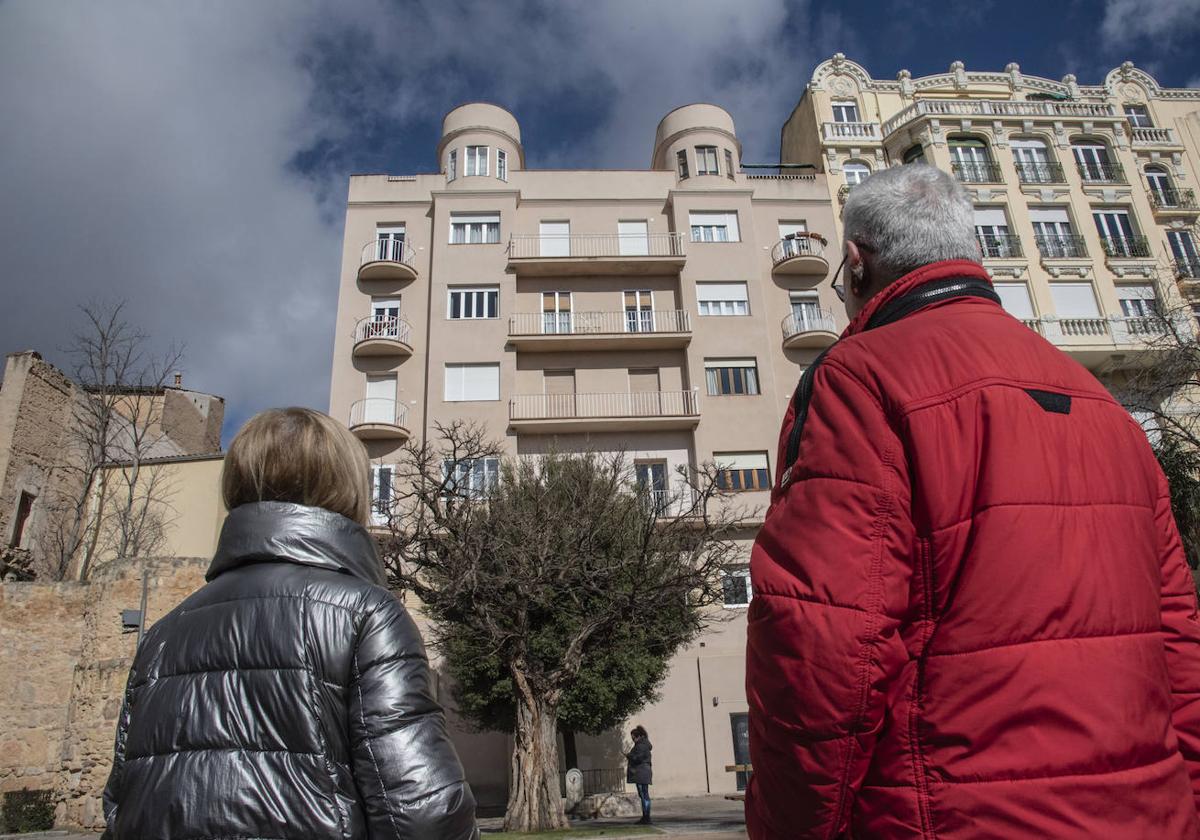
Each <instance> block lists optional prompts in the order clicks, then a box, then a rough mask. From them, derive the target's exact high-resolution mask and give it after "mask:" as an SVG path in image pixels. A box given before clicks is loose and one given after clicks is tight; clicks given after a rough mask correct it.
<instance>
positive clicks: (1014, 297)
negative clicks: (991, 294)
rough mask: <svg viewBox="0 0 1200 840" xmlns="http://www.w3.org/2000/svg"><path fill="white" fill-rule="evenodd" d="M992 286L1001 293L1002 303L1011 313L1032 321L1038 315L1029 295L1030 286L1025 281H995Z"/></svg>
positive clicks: (997, 292) (1015, 316) (1016, 316)
mask: <svg viewBox="0 0 1200 840" xmlns="http://www.w3.org/2000/svg"><path fill="white" fill-rule="evenodd" d="M992 286H993V288H995V290H996V294H998V295H1000V305H1001V306H1003V307H1004V311H1005V312H1007V313H1008V314H1009V315H1011V316H1013V317H1014V318H1020V319H1021V320H1022V321H1032V320H1033V319H1034V318H1036V317H1037V315H1036V313H1034V311H1033V301H1032V300H1031V299H1030V297H1029V286H1027V285H1025V284H1024V283H993V284H992Z"/></svg>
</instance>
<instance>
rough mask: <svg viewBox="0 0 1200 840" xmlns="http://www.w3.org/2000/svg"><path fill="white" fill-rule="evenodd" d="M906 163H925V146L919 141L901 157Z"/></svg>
mask: <svg viewBox="0 0 1200 840" xmlns="http://www.w3.org/2000/svg"><path fill="white" fill-rule="evenodd" d="M901 160H903V161H904V162H905V163H924V162H925V147H924V146H922V145H921V144H920V143H918V144H917V145H915V146H910V147H909V148H908V150H907V151H906V152H905V153H904V156H903V157H902V158H901Z"/></svg>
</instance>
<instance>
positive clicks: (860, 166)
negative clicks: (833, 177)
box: [842, 160, 871, 187]
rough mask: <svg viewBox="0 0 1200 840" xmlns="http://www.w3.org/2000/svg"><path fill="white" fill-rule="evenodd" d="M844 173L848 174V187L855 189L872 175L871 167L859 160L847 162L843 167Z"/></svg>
mask: <svg viewBox="0 0 1200 840" xmlns="http://www.w3.org/2000/svg"><path fill="white" fill-rule="evenodd" d="M842 172H844V173H846V186H848V187H853V186H855V185H857V184H861V183H862V182H863V181H865V180H866V178H867V176H868V175H870V174H871V167H869V166H867V165H866V164H865V163H861V162H860V161H857V160H851V161H847V162H846V165H845V166H843V167H842Z"/></svg>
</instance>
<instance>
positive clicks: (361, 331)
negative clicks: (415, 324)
mask: <svg viewBox="0 0 1200 840" xmlns="http://www.w3.org/2000/svg"><path fill="white" fill-rule="evenodd" d="M353 353H354V355H355V356H411V355H412V327H411V326H410V325H409V323H408V321H405V320H404V319H403V318H363V319H362V320H361V321H359V322H358V323H357V324H355V325H354V350H353Z"/></svg>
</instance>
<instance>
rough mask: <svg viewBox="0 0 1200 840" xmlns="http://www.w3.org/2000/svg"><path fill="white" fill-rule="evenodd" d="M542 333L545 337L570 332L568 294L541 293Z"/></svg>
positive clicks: (569, 299) (569, 296) (569, 298)
mask: <svg viewBox="0 0 1200 840" xmlns="http://www.w3.org/2000/svg"><path fill="white" fill-rule="evenodd" d="M542 332H543V333H545V334H547V335H553V334H556V333H558V334H564V333H569V332H571V293H570V292H542Z"/></svg>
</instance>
